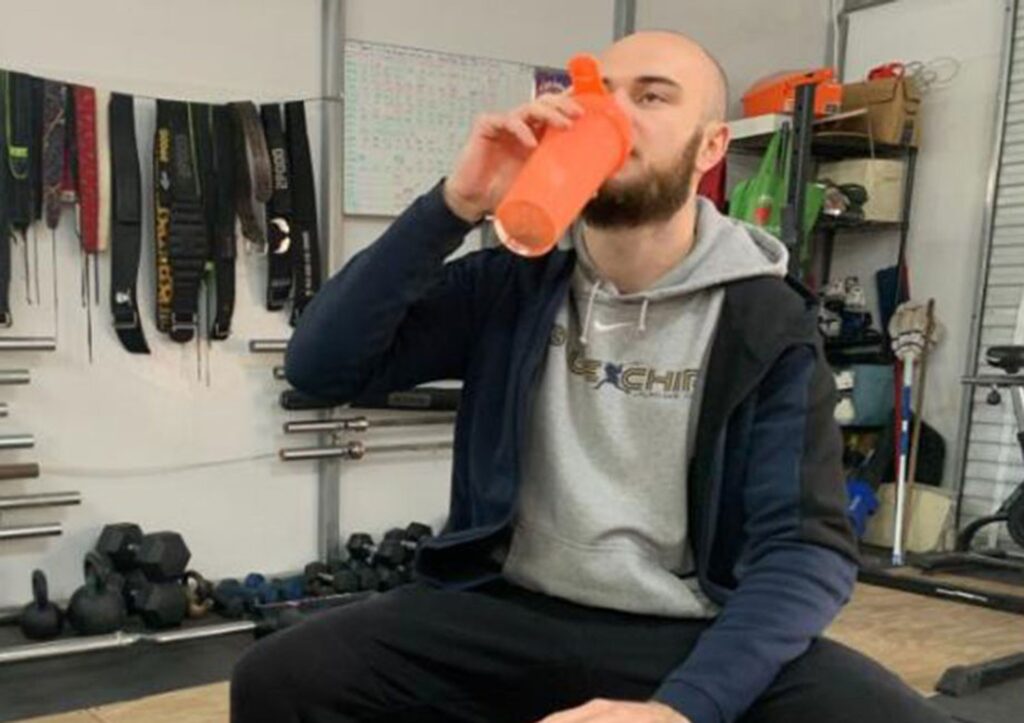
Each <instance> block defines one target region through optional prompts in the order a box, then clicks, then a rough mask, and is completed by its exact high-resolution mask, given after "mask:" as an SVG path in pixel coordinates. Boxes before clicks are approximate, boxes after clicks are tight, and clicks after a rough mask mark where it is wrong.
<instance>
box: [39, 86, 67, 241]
mask: <svg viewBox="0 0 1024 723" xmlns="http://www.w3.org/2000/svg"><path fill="white" fill-rule="evenodd" d="M66 95H67V86H66V85H64V84H63V83H56V82H53V81H50V80H47V81H46V82H45V84H44V88H43V123H42V132H43V146H42V148H43V152H42V153H41V154H40V156H41V157H42V165H43V168H42V196H43V216H44V217H45V219H46V225H47V227H48V228H51V229H55V228H57V225H58V224H59V223H60V212H61V201H60V184H61V176H62V175H63V174H64V141H65V135H64V134H65V129H64V126H65V116H64V112H65V106H66V105H67V100H66Z"/></svg>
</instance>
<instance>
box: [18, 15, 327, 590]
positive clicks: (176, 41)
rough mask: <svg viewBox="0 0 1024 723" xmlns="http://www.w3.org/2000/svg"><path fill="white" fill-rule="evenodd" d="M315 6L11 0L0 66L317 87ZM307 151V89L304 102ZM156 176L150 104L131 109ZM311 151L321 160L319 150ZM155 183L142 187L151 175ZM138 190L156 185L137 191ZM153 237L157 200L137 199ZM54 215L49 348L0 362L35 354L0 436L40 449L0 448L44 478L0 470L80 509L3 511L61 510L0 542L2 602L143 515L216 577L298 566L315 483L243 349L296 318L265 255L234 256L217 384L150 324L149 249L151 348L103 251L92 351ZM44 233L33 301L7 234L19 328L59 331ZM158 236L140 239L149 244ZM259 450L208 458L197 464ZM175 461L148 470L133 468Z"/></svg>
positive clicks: (104, 76)
mask: <svg viewBox="0 0 1024 723" xmlns="http://www.w3.org/2000/svg"><path fill="white" fill-rule="evenodd" d="M319 13H320V5H319V2H316V0H302V1H301V2H300V1H298V0H266V1H263V2H259V3H254V2H250V1H249V0H222V1H221V2H218V3H211V2H207V1H205V0H179V1H178V2H176V3H173V4H171V5H169V4H168V3H166V2H159V1H157V0H134V1H133V2H124V1H120V2H118V1H117V0H93V1H92V2H89V3H78V2H70V1H64V2H60V1H59V0H10V1H9V2H6V3H4V21H3V22H2V23H0V67H3V68H6V69H11V70H22V71H27V72H30V73H35V74H38V75H42V76H46V77H52V78H56V79H63V80H69V81H78V82H82V83H86V84H90V85H95V86H99V87H102V88H106V89H114V90H120V91H126V92H136V93H144V94H147V95H160V94H163V95H166V96H168V97H178V98H186V99H191V100H226V99H229V98H230V99H235V98H252V99H253V100H256V101H260V100H261V99H266V100H278V99H289V98H296V97H312V96H316V95H318V94H319V90H320V46H319V38H320V28H319V19H320V14H319ZM309 111H310V114H309V124H310V128H311V131H312V135H313V138H312V143H313V149H312V150H313V153H314V156H315V155H317V154H318V153H319V142H318V136H319V133H318V129H319V126H318V123H319V114H318V112H317V106H316V104H311V105H310V108H309ZM137 115H138V127H139V131H140V144H141V149H140V150H141V153H142V154H143V177H144V179H146V181H145V182H146V183H147V184H148V169H149V168H150V167H151V165H150V161H149V153H150V151H149V148H150V147H151V142H152V141H151V136H152V132H153V122H154V118H153V108H152V103H151V102H144V103H140V104H139V108H138V109H137ZM314 165H315V164H314ZM144 190H145V192H146V193H147V194H148V193H149V190H148V188H147V189H144ZM147 197H148V195H147ZM143 208H144V213H145V214H146V216H147V218H146V220H145V227H144V234H146V235H145V236H144V238H145V239H149V238H150V234H151V231H150V229H151V225H150V221H149V219H148V216H149V213H150V209H149V204H145V203H144V204H143ZM72 222H73V221H72V216H71V214H70V212H66V213H65V216H64V218H63V219H62V222H61V227H60V231H59V234H58V236H57V244H58V248H59V252H60V253H59V260H58V264H59V272H60V273H59V275H58V281H59V312H60V313H59V319H58V322H59V348H58V351H57V352H55V353H36V354H21V353H19V354H15V353H4V354H3V355H2V358H0V367H4V368H12V367H15V368H17V367H29V368H30V369H31V372H32V384H31V385H30V386H28V387H21V388H13V387H4V388H0V399H3V400H6V401H8V402H9V403H10V406H11V414H10V417H9V418H8V419H5V420H0V434H6V433H13V432H29V433H32V434H34V435H35V437H36V448H35V449H34V450H25V451H20V452H4V453H2V457H3V459H2V461H4V462H7V461H15V460H24V461H28V460H38V461H39V462H40V464H41V466H42V469H43V475H42V477H41V478H40V479H38V480H30V481H25V482H2V483H0V494H16V493H20V492H42V491H59V490H80V491H81V493H82V498H83V504H82V505H81V506H80V507H71V508H54V509H51V510H36V511H25V512H18V513H11V514H9V515H6V516H5V520H4V524H10V525H14V524H18V523H22V522H24V523H28V522H33V521H48V520H59V521H61V522H62V523H63V524H64V529H65V534H64V535H63V536H62V537H59V538H48V539H38V540H23V541H15V542H4V543H0V605H6V604H13V603H16V602H19V601H21V602H23V601H24V600H25V599H26V598H27V597H28V595H29V573H30V571H31V570H32V568H34V567H41V568H43V569H45V570H46V571H47V572H48V573H49V575H50V579H51V590H52V591H53V594H54V595H55V596H57V597H66V596H67V595H68V594H70V592H71V591H72V590H73V589H74V588H75V587H76V586H77V585H79V584H80V583H81V560H82V554H83V553H84V551H85V550H86V549H87V548H88V547H91V545H92V544H93V542H94V540H95V537H96V534H97V532H98V530H99V528H100V526H101V525H102V524H104V523H105V522H108V521H118V520H136V521H138V522H139V523H140V524H142V525H143V527H144V528H148V529H151V530H153V529H167V528H172V529H178V530H180V531H181V532H182V533H183V534H184V535H185V538H186V540H187V541H188V543H189V545H190V547H191V548H192V553H193V561H192V564H193V565H194V566H195V567H196V568H197V569H200V570H202V571H204V572H206V573H208V574H210V575H214V576H220V575H226V574H230V573H238V572H245V571H247V570H249V569H253V568H260V569H267V570H282V569H289V568H294V567H295V566H296V565H298V564H301V563H302V562H303V561H305V560H308V559H309V558H311V557H312V556H313V555H314V554H315V551H316V530H315V528H314V521H315V520H316V507H315V504H316V482H315V479H316V478H315V474H314V472H313V470H312V469H311V468H310V467H309V466H306V465H298V466H295V467H292V466H286V465H284V464H283V463H280V462H278V461H276V459H275V457H274V455H273V453H274V452H275V450H276V449H277V447H279V446H280V445H281V443H282V442H283V435H281V434H279V431H280V425H281V423H282V421H283V420H284V416H283V414H282V413H280V412H279V411H278V410H277V409H276V395H277V392H278V389H279V386H280V384H279V383H276V382H274V381H273V380H272V379H271V367H272V365H273V364H275V363H279V359H277V358H275V357H274V356H270V357H256V356H254V355H251V354H249V353H248V352H247V348H246V344H247V341H248V339H250V338H264V337H272V338H275V337H276V338H281V337H284V336H286V335H287V333H288V326H287V324H286V323H285V321H284V317H283V316H281V315H280V314H271V313H269V312H266V311H265V310H263V308H262V303H261V300H262V297H263V291H262V284H263V283H265V282H264V281H263V279H264V278H265V272H264V271H263V269H262V261H261V260H259V259H256V258H240V262H239V275H238V301H237V311H236V316H235V324H234V332H233V335H232V337H231V338H230V339H229V340H228V341H227V342H224V343H218V344H217V345H216V346H215V347H214V350H213V354H212V358H211V373H212V383H211V385H210V386H209V387H207V386H206V385H205V384H203V383H200V382H199V381H198V380H197V379H196V346H195V344H191V345H188V346H185V347H179V346H178V345H176V344H174V343H172V342H170V341H167V340H166V339H165V338H162V337H161V336H160V335H158V334H157V333H156V331H155V329H154V327H153V302H152V295H153V289H152V279H153V269H152V257H151V255H149V254H146V255H144V257H143V261H142V267H141V270H140V283H141V285H140V299H141V303H142V311H143V319H144V324H145V331H146V335H147V339H148V340H149V343H150V345H151V347H152V348H153V352H154V353H153V354H152V355H151V356H149V357H135V356H132V355H129V354H127V353H126V352H124V351H123V349H122V348H121V347H120V345H119V343H118V341H117V339H116V337H115V335H114V332H113V330H112V328H111V326H110V322H109V303H108V301H107V298H108V297H107V295H108V294H109V258H108V257H104V258H103V263H102V269H101V273H102V277H103V281H102V291H103V294H102V297H101V298H102V300H103V303H102V306H101V307H100V308H99V309H94V318H93V324H94V331H95V363H94V364H91V365H90V364H89V363H88V360H87V356H86V341H85V312H84V309H82V308H81V306H80V302H79V269H80V266H79V255H78V251H77V248H76V241H75V240H74V238H73V235H72V233H71V231H70V229H71V225H72ZM42 236H43V237H42V238H41V240H40V256H41V262H42V263H41V267H42V268H41V271H42V278H41V282H42V283H41V286H42V289H43V302H44V304H42V305H41V306H38V307H32V308H27V307H26V306H25V298H24V297H25V291H24V290H25V285H24V278H23V276H24V274H23V271H22V265H21V258H22V257H21V252H20V249H15V256H14V258H15V264H14V279H13V282H12V287H11V298H12V301H13V302H14V309H13V311H14V316H15V324H14V327H13V328H12V329H10V330H8V331H5V332H4V333H5V334H7V335H15V336H30V335H52V334H53V329H54V326H53V324H54V321H53V304H52V303H51V301H50V298H51V296H50V294H51V291H50V289H51V283H52V275H51V265H50V263H49V260H50V244H49V234H48V233H46V234H43V235H42ZM151 245H152V242H149V243H147V244H146V247H147V248H148V247H150V246H151ZM253 455H266V458H262V459H257V460H249V461H244V462H241V463H236V464H230V465H226V466H218V467H212V468H207V469H184V468H183V467H184V466H186V465H190V464H194V463H197V462H203V461H211V460H220V459H226V458H236V457H250V456H253ZM155 467H159V468H165V467H166V468H170V469H167V470H166V471H162V472H160V473H153V471H152V470H150V473H145V474H144V473H143V472H145V471H146V470H143V469H140V468H155Z"/></svg>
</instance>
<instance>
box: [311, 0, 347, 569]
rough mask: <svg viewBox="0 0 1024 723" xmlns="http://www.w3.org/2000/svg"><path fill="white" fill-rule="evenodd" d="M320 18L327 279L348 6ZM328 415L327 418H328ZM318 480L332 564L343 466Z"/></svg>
mask: <svg viewBox="0 0 1024 723" xmlns="http://www.w3.org/2000/svg"><path fill="white" fill-rule="evenodd" d="M320 12H321V22H320V26H321V28H322V29H323V32H322V35H321V40H320V42H321V58H320V62H321V68H320V72H321V87H320V94H321V95H322V96H323V97H324V98H327V99H328V100H327V101H326V102H325V103H324V104H323V113H322V114H321V116H320V122H321V126H320V203H319V207H320V229H321V231H322V233H321V235H320V243H321V258H322V259H323V268H324V270H325V276H330V275H331V274H332V273H333V272H334V270H335V267H336V266H338V265H340V264H339V261H340V260H341V253H340V248H339V249H336V248H335V244H340V243H341V240H342V239H343V238H344V237H345V236H344V233H343V221H344V217H343V214H344V212H345V198H344V187H343V185H342V178H343V173H342V172H343V169H344V159H345V148H344V130H345V108H344V105H343V103H344V98H345V67H344V63H345V3H344V2H343V0H321V5H320ZM328 415H329V413H328V412H325V413H324V417H325V418H326V417H327V416H328ZM321 440H322V441H326V438H321ZM317 475H318V484H317V555H318V557H319V559H321V560H326V561H328V562H332V561H335V560H340V559H341V557H342V551H341V522H340V517H341V479H340V477H341V465H340V464H339V462H338V460H322V461H321V462H320V464H319V468H318V470H317Z"/></svg>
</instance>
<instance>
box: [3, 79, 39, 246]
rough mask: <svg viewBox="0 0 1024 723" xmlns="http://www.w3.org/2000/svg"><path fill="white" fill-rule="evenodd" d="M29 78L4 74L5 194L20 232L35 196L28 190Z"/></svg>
mask: <svg viewBox="0 0 1024 723" xmlns="http://www.w3.org/2000/svg"><path fill="white" fill-rule="evenodd" d="M32 85H33V78H32V77H31V76H28V75H25V74H24V73H8V74H7V93H6V95H7V108H6V110H5V113H4V115H5V124H4V126H5V128H4V129H5V132H6V135H7V165H8V168H9V169H10V174H11V177H10V181H9V183H10V187H9V188H8V198H9V199H10V206H9V211H8V213H9V214H10V224H11V226H13V227H14V228H16V229H17V230H18V231H21V233H22V235H24V234H25V233H26V231H27V230H28V227H29V225H30V224H31V223H32V219H33V218H34V216H35V198H34V194H33V193H32V175H33V174H32V147H33V146H34V145H35V135H36V134H35V131H34V130H33V128H32Z"/></svg>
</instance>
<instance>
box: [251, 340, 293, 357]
mask: <svg viewBox="0 0 1024 723" xmlns="http://www.w3.org/2000/svg"><path fill="white" fill-rule="evenodd" d="M287 348H288V340H287V339H250V340H249V351H250V352H251V353H252V354H280V353H283V352H284V351H285V350H286V349H287Z"/></svg>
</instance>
